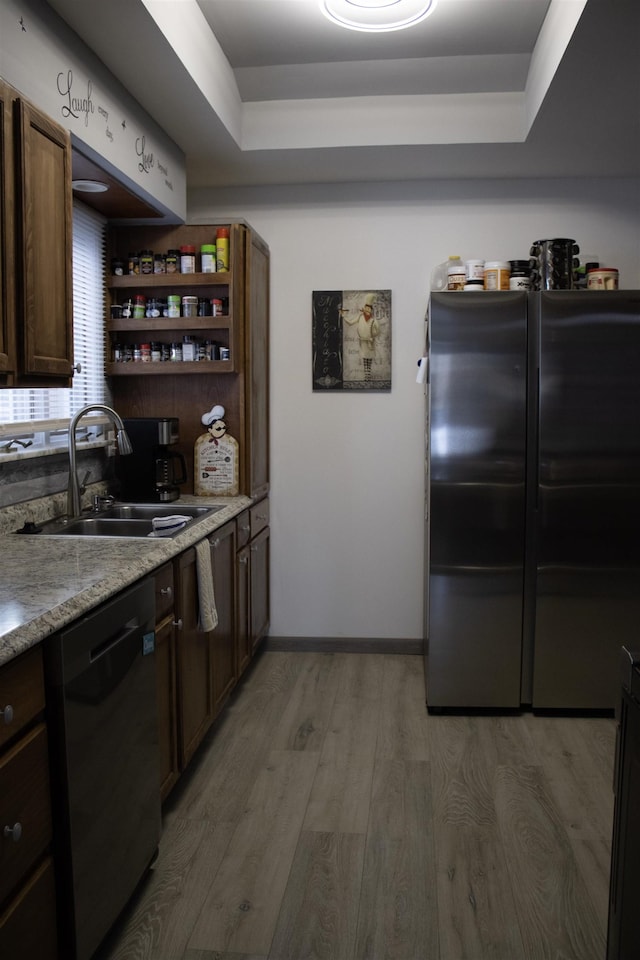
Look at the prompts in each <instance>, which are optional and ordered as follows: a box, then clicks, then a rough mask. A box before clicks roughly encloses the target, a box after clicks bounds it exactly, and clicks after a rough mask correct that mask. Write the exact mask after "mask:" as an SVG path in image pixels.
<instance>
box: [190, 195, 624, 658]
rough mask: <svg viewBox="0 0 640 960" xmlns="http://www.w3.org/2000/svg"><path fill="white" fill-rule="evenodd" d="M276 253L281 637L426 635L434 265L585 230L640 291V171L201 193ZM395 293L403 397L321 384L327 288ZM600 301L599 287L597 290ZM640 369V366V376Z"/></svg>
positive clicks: (582, 235)
mask: <svg viewBox="0 0 640 960" xmlns="http://www.w3.org/2000/svg"><path fill="white" fill-rule="evenodd" d="M219 217H230V218H244V219H246V220H247V221H248V222H249V223H250V224H251V225H252V226H253V227H254V228H255V229H256V230H257V231H258V233H259V234H261V235H262V236H263V237H264V239H265V240H266V241H267V243H268V244H269V246H270V249H271V257H272V260H271V264H272V266H271V280H272V293H271V463H272V553H271V558H272V617H271V634H272V636H278V637H349V638H366V637H377V638H401V639H415V638H419V637H420V636H421V635H422V593H423V590H422V584H423V558H422V543H423V522H422V521H423V486H424V466H423V449H424V447H423V388H422V387H420V386H419V385H418V384H416V382H415V376H416V361H417V358H418V357H419V356H420V355H421V353H422V350H423V342H424V313H425V307H426V304H427V299H428V292H429V276H430V271H431V268H432V267H433V265H434V264H436V263H438V262H440V261H441V260H444V259H446V257H447V255H448V254H450V253H459V254H460V255H461V256H462V257H463V259H468V258H471V257H483V258H485V259H516V258H527V257H528V255H529V247H530V245H531V242H532V241H533V240H536V239H542V238H547V237H558V236H562V237H572V238H574V239H575V240H576V241H577V242H578V243H579V244H580V247H581V249H582V250H583V251H584V252H589V253H594V254H596V255H598V256H599V257H600V261H601V263H605V262H606V264H607V265H613V266H617V267H618V268H619V269H620V276H621V286H624V287H627V288H640V181H635V180H634V181H628V180H627V181H622V180H617V181H616V180H611V181H604V180H593V181H570V180H565V181H549V180H540V181H506V182H505V181H498V180H496V181H478V180H476V181H474V180H469V181H445V182H443V181H437V182H436V181H422V182H419V183H406V184H399V183H389V184H342V185H338V186H336V185H334V186H330V185H327V186H316V187H312V188H309V187H302V186H301V187H282V188H273V187H271V188H261V189H258V188H256V189H243V190H237V191H229V190H225V191H215V190H197V191H192V192H191V193H190V194H189V199H188V219H189V220H190V221H191V222H195V221H200V222H207V221H208V220H210V219H211V218H219ZM376 288H377V289H386V288H390V289H391V290H392V298H393V344H392V350H393V357H392V377H393V386H392V391H391V393H390V394H377V395H376V394H371V395H352V394H348V395H342V394H327V395H321V394H314V393H313V392H312V388H311V292H312V291H313V290H322V289H337V290H340V289H376ZM585 296H588V294H585ZM639 375H640V371H639Z"/></svg>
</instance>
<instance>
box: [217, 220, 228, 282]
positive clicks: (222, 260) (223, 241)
mask: <svg viewBox="0 0 640 960" xmlns="http://www.w3.org/2000/svg"><path fill="white" fill-rule="evenodd" d="M228 269H229V228H228V227H218V229H217V230H216V270H217V272H218V273H226V272H227V271H228Z"/></svg>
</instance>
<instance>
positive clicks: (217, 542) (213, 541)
mask: <svg viewBox="0 0 640 960" xmlns="http://www.w3.org/2000/svg"><path fill="white" fill-rule="evenodd" d="M211 546H212V547H214V548H215V547H218V546H220V537H216V539H215V540H212V541H211Z"/></svg>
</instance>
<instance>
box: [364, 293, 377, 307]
mask: <svg viewBox="0 0 640 960" xmlns="http://www.w3.org/2000/svg"><path fill="white" fill-rule="evenodd" d="M376 299H377V297H376V295H375V293H368V294H367V295H366V297H365V298H364V305H365V307H371V309H373V307H374V306H375V302H376Z"/></svg>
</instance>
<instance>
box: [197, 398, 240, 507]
mask: <svg viewBox="0 0 640 960" xmlns="http://www.w3.org/2000/svg"><path fill="white" fill-rule="evenodd" d="M223 417H224V407H221V406H220V404H216V405H215V406H214V407H212V409H211V410H210V411H209V412H208V413H205V414H203V415H202V418H201V419H202V423H203V424H204V426H205V427H206V428H207V432H206V433H203V434H202V435H201V436H199V437H198V439H197V440H196V444H195V449H194V460H195V469H194V475H195V476H194V487H195V493H196V496H199V497H207V496H208V497H211V496H218V495H222V496H230V497H233V496H236V495H237V493H238V441H237V440H234V438H233V437H230V436H229V434H228V433H227V425H226V423H225V422H224V420H223V419H222V418H223Z"/></svg>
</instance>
